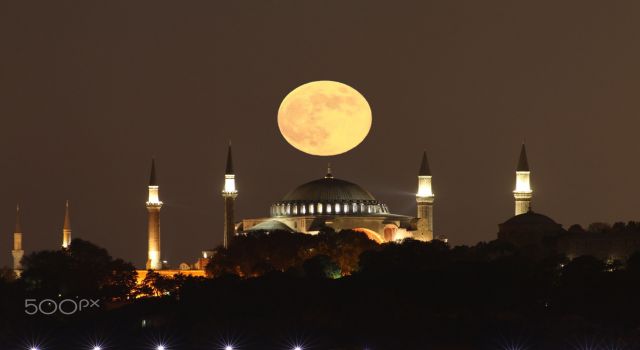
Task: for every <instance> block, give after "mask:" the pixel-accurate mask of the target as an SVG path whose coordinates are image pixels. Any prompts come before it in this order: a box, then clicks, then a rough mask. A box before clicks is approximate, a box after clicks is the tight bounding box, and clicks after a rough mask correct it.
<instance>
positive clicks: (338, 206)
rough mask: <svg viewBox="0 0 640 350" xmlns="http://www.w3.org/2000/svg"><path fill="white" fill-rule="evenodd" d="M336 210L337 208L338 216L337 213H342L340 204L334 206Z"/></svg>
mask: <svg viewBox="0 0 640 350" xmlns="http://www.w3.org/2000/svg"><path fill="white" fill-rule="evenodd" d="M334 208H335V212H336V214H337V213H339V212H340V203H336V204H335V205H334Z"/></svg>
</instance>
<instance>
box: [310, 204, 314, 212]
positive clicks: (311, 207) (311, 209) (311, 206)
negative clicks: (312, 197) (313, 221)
mask: <svg viewBox="0 0 640 350" xmlns="http://www.w3.org/2000/svg"><path fill="white" fill-rule="evenodd" d="M309 214H313V204H309Z"/></svg>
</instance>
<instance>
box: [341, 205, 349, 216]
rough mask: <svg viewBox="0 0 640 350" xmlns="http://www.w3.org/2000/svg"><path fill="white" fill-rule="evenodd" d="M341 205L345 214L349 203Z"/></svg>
mask: <svg viewBox="0 0 640 350" xmlns="http://www.w3.org/2000/svg"><path fill="white" fill-rule="evenodd" d="M342 207H343V208H342V209H343V210H342V211H344V212H345V214H346V213H348V212H349V204H347V203H344V204H343V206H342Z"/></svg>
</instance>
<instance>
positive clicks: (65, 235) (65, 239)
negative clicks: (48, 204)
mask: <svg viewBox="0 0 640 350" xmlns="http://www.w3.org/2000/svg"><path fill="white" fill-rule="evenodd" d="M69 244H71V216H70V215H69V200H68V199H67V203H66V204H65V207H64V225H63V226H62V248H63V249H67V248H69Z"/></svg>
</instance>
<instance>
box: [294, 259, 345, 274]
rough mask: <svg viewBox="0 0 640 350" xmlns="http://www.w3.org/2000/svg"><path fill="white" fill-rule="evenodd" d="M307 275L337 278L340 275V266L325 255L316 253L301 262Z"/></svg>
mask: <svg viewBox="0 0 640 350" xmlns="http://www.w3.org/2000/svg"><path fill="white" fill-rule="evenodd" d="M302 268H303V270H304V273H305V275H306V276H307V277H310V278H316V279H318V278H320V279H322V278H334V279H335V278H339V277H340V276H342V273H341V270H340V267H339V266H338V265H337V264H336V263H335V262H333V260H331V258H330V257H329V256H327V255H324V254H322V255H316V256H314V257H313V258H310V259H308V260H307V261H305V262H304V263H303V264H302Z"/></svg>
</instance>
